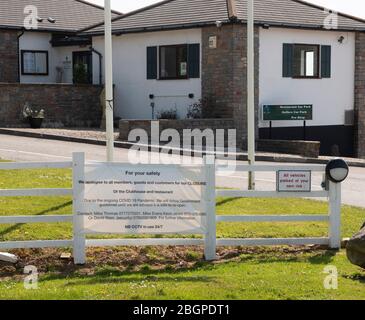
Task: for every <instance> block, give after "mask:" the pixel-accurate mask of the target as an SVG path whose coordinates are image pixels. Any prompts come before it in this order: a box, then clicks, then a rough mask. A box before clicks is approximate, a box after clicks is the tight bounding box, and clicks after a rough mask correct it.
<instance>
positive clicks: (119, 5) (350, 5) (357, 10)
mask: <svg viewBox="0 0 365 320" xmlns="http://www.w3.org/2000/svg"><path fill="white" fill-rule="evenodd" d="M88 1H90V2H93V3H96V4H99V5H103V3H104V0H88ZM111 1H112V7H113V9H115V10H118V11H121V12H123V13H126V12H129V11H132V10H136V9H138V8H142V7H144V6H147V5H150V4H153V3H156V2H160V1H159V0H111ZM257 1H260V0H257ZM307 1H308V2H312V3H314V4H319V5H321V6H324V7H326V8H329V9H334V10H337V11H340V12H343V13H347V14H350V15H353V16H358V17H360V18H363V19H365V1H364V0H307Z"/></svg>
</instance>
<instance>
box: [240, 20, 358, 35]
mask: <svg viewBox="0 0 365 320" xmlns="http://www.w3.org/2000/svg"><path fill="white" fill-rule="evenodd" d="M240 22H241V23H243V24H246V21H245V20H240ZM255 25H258V26H266V27H274V28H275V27H276V28H293V29H309V30H321V31H345V32H355V31H359V32H365V27H364V28H350V27H339V28H336V29H326V28H325V27H324V26H323V25H316V24H300V23H283V22H272V21H257V20H256V21H255Z"/></svg>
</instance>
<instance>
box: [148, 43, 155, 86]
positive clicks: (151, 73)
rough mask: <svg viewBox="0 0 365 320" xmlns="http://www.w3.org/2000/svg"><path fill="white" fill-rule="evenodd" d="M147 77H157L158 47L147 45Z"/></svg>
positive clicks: (149, 78) (150, 78)
mask: <svg viewBox="0 0 365 320" xmlns="http://www.w3.org/2000/svg"><path fill="white" fill-rule="evenodd" d="M147 79H148V80H152V79H157V47H147Z"/></svg>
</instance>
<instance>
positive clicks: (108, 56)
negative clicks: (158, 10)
mask: <svg viewBox="0 0 365 320" xmlns="http://www.w3.org/2000/svg"><path fill="white" fill-rule="evenodd" d="M104 13H105V100H106V103H105V108H106V110H105V119H106V145H107V161H108V162H112V161H113V160H114V112H113V110H114V101H113V49H112V21H111V20H112V12H111V4H110V0H104Z"/></svg>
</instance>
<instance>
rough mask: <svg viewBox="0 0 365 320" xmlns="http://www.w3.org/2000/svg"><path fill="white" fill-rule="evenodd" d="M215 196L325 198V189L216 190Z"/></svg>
mask: <svg viewBox="0 0 365 320" xmlns="http://www.w3.org/2000/svg"><path fill="white" fill-rule="evenodd" d="M216 195H217V197H228V198H327V197H328V192H327V191H311V192H276V191H240V190H217V191H216Z"/></svg>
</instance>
